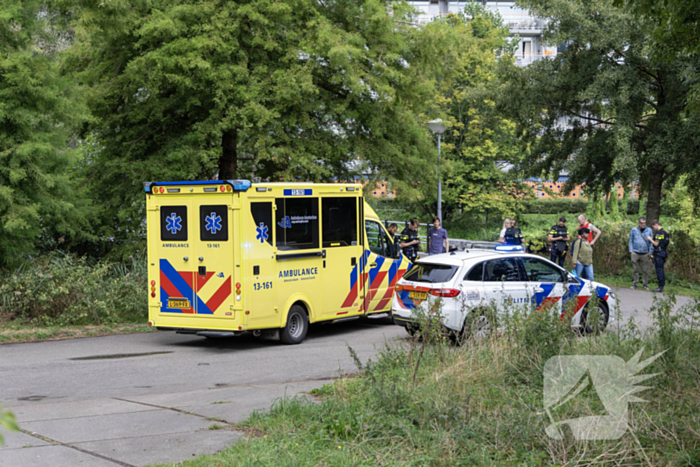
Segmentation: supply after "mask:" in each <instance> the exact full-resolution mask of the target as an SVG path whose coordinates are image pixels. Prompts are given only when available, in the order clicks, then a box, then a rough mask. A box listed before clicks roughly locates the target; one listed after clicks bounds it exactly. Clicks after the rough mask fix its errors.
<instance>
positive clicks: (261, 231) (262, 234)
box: [255, 222, 269, 243]
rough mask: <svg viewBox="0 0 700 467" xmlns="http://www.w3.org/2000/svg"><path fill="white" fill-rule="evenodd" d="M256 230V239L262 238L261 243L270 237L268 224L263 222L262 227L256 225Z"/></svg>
mask: <svg viewBox="0 0 700 467" xmlns="http://www.w3.org/2000/svg"><path fill="white" fill-rule="evenodd" d="M255 231H256V232H257V233H258V234H257V235H256V236H255V238H256V240H260V243H265V240H267V239H268V237H269V235H268V234H267V226H266V225H265V224H263V223H262V222H261V223H260V227H256V228H255Z"/></svg>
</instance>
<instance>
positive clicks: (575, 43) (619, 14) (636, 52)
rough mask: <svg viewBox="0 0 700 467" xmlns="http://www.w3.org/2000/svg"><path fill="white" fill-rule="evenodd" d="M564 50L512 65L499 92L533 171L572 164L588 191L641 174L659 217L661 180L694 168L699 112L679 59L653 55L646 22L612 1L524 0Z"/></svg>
mask: <svg viewBox="0 0 700 467" xmlns="http://www.w3.org/2000/svg"><path fill="white" fill-rule="evenodd" d="M522 3H523V5H524V6H526V7H527V8H530V9H531V10H532V11H533V12H534V13H535V14H537V15H538V16H541V17H544V18H548V19H549V20H550V22H549V26H548V28H547V30H546V33H545V37H546V39H547V41H548V43H549V44H552V45H555V44H559V45H560V46H561V47H562V48H563V51H562V52H561V53H560V54H559V55H558V56H557V57H556V58H554V59H545V60H540V61H538V62H535V63H534V64H532V65H530V66H529V67H527V68H526V69H523V70H518V72H516V73H515V76H514V77H513V78H512V79H511V80H510V83H511V86H510V90H509V92H508V93H507V94H505V99H504V100H503V102H504V103H505V104H504V105H505V107H507V108H509V109H511V111H512V112H513V114H514V115H517V118H518V124H519V132H520V133H521V134H522V135H523V140H524V141H525V142H526V143H527V144H528V145H529V149H530V151H529V154H528V157H527V162H526V165H523V166H522V167H521V168H522V169H523V170H525V171H528V172H530V173H533V172H534V173H537V172H541V171H543V170H544V171H545V172H547V173H548V174H550V175H552V176H558V175H559V174H560V173H561V172H563V171H567V172H568V173H569V182H568V186H569V187H571V186H572V184H574V183H581V182H585V183H586V185H587V186H588V188H589V190H590V192H591V193H606V192H609V191H610V188H611V187H612V186H613V184H614V183H615V181H616V180H620V181H622V182H623V183H624V184H626V183H627V182H629V181H633V180H635V179H636V178H639V179H640V180H641V183H642V187H643V189H644V191H645V192H646V193H647V194H648V203H647V215H648V217H650V218H656V217H658V216H659V213H660V200H661V194H662V189H663V187H664V186H668V187H669V188H670V187H671V186H673V183H675V181H676V180H677V178H678V176H679V175H680V174H682V173H689V172H697V171H698V169H699V167H700V164H699V162H700V158H699V154H698V141H700V121H698V117H697V116H696V115H694V114H692V113H689V112H688V110H687V104H688V95H689V92H690V87H689V85H688V83H687V82H686V81H685V80H684V78H683V70H684V69H685V63H684V62H683V60H680V59H678V60H670V61H663V62H661V61H656V60H654V59H653V58H652V57H650V54H649V47H648V46H649V38H648V33H647V31H648V30H649V28H650V24H649V22H648V21H647V20H646V19H645V18H643V17H640V16H638V15H634V14H632V13H631V12H629V11H628V10H626V9H624V8H620V7H615V6H613V4H612V1H611V0H593V1H583V0H548V1H544V0H525V1H523V2H522Z"/></svg>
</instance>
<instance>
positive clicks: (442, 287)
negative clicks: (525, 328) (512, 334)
mask: <svg viewBox="0 0 700 467" xmlns="http://www.w3.org/2000/svg"><path fill="white" fill-rule="evenodd" d="M474 247H475V248H470V249H467V250H465V251H460V252H452V253H449V254H441V255H435V256H428V257H424V258H422V259H419V260H418V261H416V263H414V265H413V266H412V267H411V269H409V270H408V271H407V272H406V274H404V276H403V277H402V278H401V279H400V280H399V281H398V283H397V284H396V288H395V289H396V293H395V294H394V297H393V302H392V307H391V309H392V314H393V317H394V322H395V323H396V324H398V325H399V326H403V327H405V328H406V329H407V330H408V331H409V333H413V331H414V330H415V326H416V324H415V321H414V318H415V317H412V312H413V310H415V309H416V307H417V306H419V305H420V304H421V303H423V302H424V301H425V300H427V299H428V298H429V296H432V297H441V298H442V309H441V313H442V316H443V320H444V325H445V327H447V329H448V330H449V331H450V332H452V333H454V334H459V333H460V332H462V330H463V326H464V324H465V320H466V318H467V314H468V313H471V312H474V311H482V313H479V320H480V321H477V332H478V333H488V332H489V331H490V325H489V323H488V321H487V320H486V319H485V318H484V317H482V315H483V314H484V313H483V311H484V310H486V309H487V308H488V307H490V306H493V305H495V307H496V312H497V313H499V314H500V313H507V312H508V311H509V309H510V308H511V307H514V306H519V305H520V306H523V305H524V306H528V307H530V308H531V309H536V310H542V309H550V310H552V311H554V312H556V313H559V314H562V315H563V314H564V313H566V312H567V311H568V310H571V312H573V313H574V314H573V317H572V319H571V325H572V327H574V328H577V329H579V330H581V331H583V332H592V331H593V329H592V327H591V326H590V325H588V324H587V322H588V323H594V321H593V319H588V316H589V314H591V313H592V312H591V310H589V308H590V307H588V306H587V304H588V302H589V301H590V299H591V296H592V295H593V294H596V295H597V296H598V297H599V299H600V300H598V301H597V302H598V303H597V306H596V307H595V308H596V312H597V313H599V318H598V320H596V325H597V326H599V327H600V328H604V327H605V326H606V325H607V324H608V321H609V320H610V312H611V311H612V310H614V308H615V293H614V292H613V291H612V290H611V289H610V287H607V286H605V285H603V284H600V283H598V282H593V281H589V280H584V279H579V278H576V277H574V276H573V275H572V274H570V273H569V272H567V271H565V270H564V269H562V268H560V267H559V266H557V265H556V264H554V263H552V262H551V261H548V260H546V259H544V258H542V257H540V256H536V255H531V254H527V253H525V252H523V250H522V247H520V246H517V247H514V246H507V245H498V246H494V245H493V244H485V245H484V244H482V245H474ZM479 247H481V248H479ZM485 248H488V249H485ZM591 316H593V315H591Z"/></svg>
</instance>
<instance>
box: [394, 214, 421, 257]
mask: <svg viewBox="0 0 700 467" xmlns="http://www.w3.org/2000/svg"><path fill="white" fill-rule="evenodd" d="M418 245H420V239H419V238H418V219H411V221H410V222H409V223H408V227H406V228H405V229H403V231H402V232H401V239H400V240H399V246H400V247H401V249H403V254H404V255H406V258H408V260H409V261H410V262H414V261H415V260H416V258H417V257H418Z"/></svg>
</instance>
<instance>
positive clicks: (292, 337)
mask: <svg viewBox="0 0 700 467" xmlns="http://www.w3.org/2000/svg"><path fill="white" fill-rule="evenodd" d="M308 330H309V317H308V316H306V311H304V308H302V307H301V306H299V305H294V306H293V307H292V309H291V310H289V315H288V316H287V325H286V326H285V327H284V328H282V333H281V335H280V340H281V341H282V343H283V344H300V343H301V342H302V341H303V340H304V338H305V337H306V333H307V332H308Z"/></svg>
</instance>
